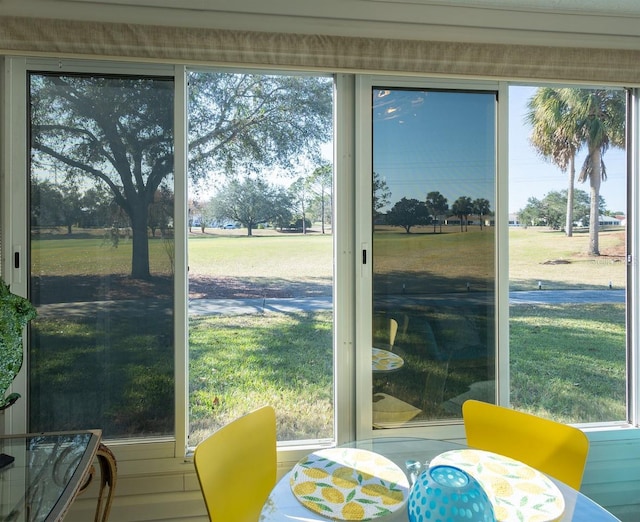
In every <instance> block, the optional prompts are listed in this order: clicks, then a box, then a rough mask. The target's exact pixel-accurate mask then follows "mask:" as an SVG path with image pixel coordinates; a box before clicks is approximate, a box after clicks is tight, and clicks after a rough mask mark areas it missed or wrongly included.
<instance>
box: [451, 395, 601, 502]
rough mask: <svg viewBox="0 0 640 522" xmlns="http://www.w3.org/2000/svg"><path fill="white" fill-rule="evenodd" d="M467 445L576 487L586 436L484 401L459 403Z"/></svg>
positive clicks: (583, 460)
mask: <svg viewBox="0 0 640 522" xmlns="http://www.w3.org/2000/svg"><path fill="white" fill-rule="evenodd" d="M462 418H463V420H464V429H465V432H466V435H467V444H468V445H469V446H471V447H473V448H477V449H482V450H486V451H492V452H493V453H499V454H501V455H505V456H507V457H511V458H512V459H515V460H519V461H520V462H524V463H525V464H528V465H529V466H531V467H533V468H535V469H537V470H539V471H542V472H543V473H546V474H547V475H549V476H551V477H554V478H556V479H558V480H560V481H562V482H564V483H565V484H567V485H569V486H571V487H572V488H574V489H580V485H581V483H582V475H583V473H584V468H585V464H586V462H587V454H588V453H589V439H588V438H587V436H586V435H585V434H584V433H583V432H582V431H581V430H579V429H578V428H574V427H573V426H568V425H566V424H561V423H559V422H555V421H552V420H549V419H543V418H541V417H536V416H535V415H530V414H528V413H523V412H519V411H516V410H513V409H511V408H505V407H502V406H496V405H495V404H488V403H486V402H481V401H476V400H468V401H465V402H464V404H463V405H462Z"/></svg>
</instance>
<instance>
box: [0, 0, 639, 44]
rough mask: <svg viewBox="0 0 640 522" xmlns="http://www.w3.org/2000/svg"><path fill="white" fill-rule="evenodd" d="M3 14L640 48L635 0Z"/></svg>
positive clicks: (51, 7) (314, 1) (109, 6)
mask: <svg viewBox="0 0 640 522" xmlns="http://www.w3.org/2000/svg"><path fill="white" fill-rule="evenodd" d="M0 15H11V16H36V17H51V18H67V19H75V20H97V21H105V22H126V23H143V24H156V25H176V26H184V27H210V28H218V29H235V30H250V31H273V32H298V33H316V34H327V35H341V36H359V37H382V38H405V39H421V40H446V41H464V42H482V43H508V44H527V45H563V46H575V47H583V46H590V47H601V48H618V49H635V50H640V0H0Z"/></svg>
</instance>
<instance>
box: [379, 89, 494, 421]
mask: <svg viewBox="0 0 640 522" xmlns="http://www.w3.org/2000/svg"><path fill="white" fill-rule="evenodd" d="M372 102H373V310H372V313H373V340H374V342H373V344H374V347H377V348H382V349H386V350H390V351H391V353H393V354H395V355H397V356H398V357H400V358H402V360H403V361H404V363H403V364H402V365H401V366H399V367H397V369H391V370H389V371H378V370H377V369H376V368H374V369H373V405H372V407H373V412H372V414H373V424H374V427H375V428H387V427H397V426H406V425H410V424H411V423H425V422H428V421H433V420H438V419H443V418H448V417H460V416H461V404H462V402H463V401H464V400H465V399H467V398H477V399H482V400H487V401H493V398H494V395H495V392H494V390H495V348H494V345H495V341H494V339H495V325H494V308H495V294H494V280H495V274H494V272H495V270H494V250H495V246H494V242H495V241H494V239H495V237H494V230H495V223H494V212H495V197H494V193H495V172H496V166H495V150H496V146H495V127H496V123H495V112H496V94H495V93H492V92H451V91H435V90H413V89H385V88H376V89H374V90H373V100H372Z"/></svg>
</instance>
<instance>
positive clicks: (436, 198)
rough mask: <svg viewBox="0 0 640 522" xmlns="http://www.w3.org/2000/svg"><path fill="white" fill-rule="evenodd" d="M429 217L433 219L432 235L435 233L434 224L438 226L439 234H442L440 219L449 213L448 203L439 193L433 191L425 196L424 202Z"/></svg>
mask: <svg viewBox="0 0 640 522" xmlns="http://www.w3.org/2000/svg"><path fill="white" fill-rule="evenodd" d="M426 205H427V210H428V211H429V215H430V216H431V217H433V233H434V234H435V233H436V223H438V224H440V232H442V219H440V218H442V217H443V216H445V215H446V214H447V212H449V203H448V202H447V198H445V197H444V196H443V195H442V194H440V192H437V191H434V192H429V193H428V194H427V200H426Z"/></svg>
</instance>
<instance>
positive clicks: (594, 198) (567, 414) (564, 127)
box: [508, 86, 631, 423]
mask: <svg viewBox="0 0 640 522" xmlns="http://www.w3.org/2000/svg"><path fill="white" fill-rule="evenodd" d="M509 112H510V121H511V125H510V127H509V128H510V131H509V182H510V193H509V194H510V198H509V234H508V235H509V267H510V269H509V279H510V281H509V289H510V308H509V309H510V321H509V332H510V333H509V349H510V352H509V365H510V402H511V405H512V406H513V407H514V408H517V409H521V410H524V411H528V412H532V413H535V414H538V415H541V416H544V417H550V418H553V419H556V420H558V421H561V422H566V423H601V422H626V420H627V403H626V390H627V371H628V370H627V324H626V297H627V293H626V289H627V283H626V281H627V263H626V253H627V247H626V245H627V237H628V234H629V227H630V226H631V223H630V222H629V221H628V220H627V218H628V216H629V212H628V209H627V193H628V191H627V151H626V128H625V124H626V114H627V110H626V92H625V91H624V90H621V89H605V88H600V89H592V88H580V87H576V86H571V87H567V86H540V87H530V86H514V87H511V88H510V89H509Z"/></svg>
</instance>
